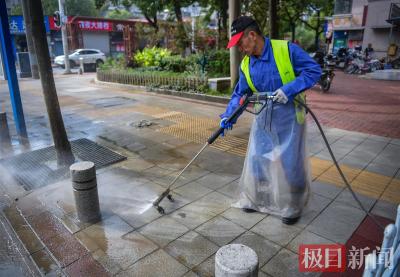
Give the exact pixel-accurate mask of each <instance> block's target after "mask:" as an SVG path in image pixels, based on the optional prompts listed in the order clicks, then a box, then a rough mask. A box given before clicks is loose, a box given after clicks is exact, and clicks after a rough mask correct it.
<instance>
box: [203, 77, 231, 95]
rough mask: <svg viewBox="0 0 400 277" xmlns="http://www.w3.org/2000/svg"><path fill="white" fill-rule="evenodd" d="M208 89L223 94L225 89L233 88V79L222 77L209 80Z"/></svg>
mask: <svg viewBox="0 0 400 277" xmlns="http://www.w3.org/2000/svg"><path fill="white" fill-rule="evenodd" d="M208 87H209V88H210V89H213V90H216V91H220V92H222V91H224V90H225V89H227V88H230V87H231V78H230V77H222V78H211V79H208Z"/></svg>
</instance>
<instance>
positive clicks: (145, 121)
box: [130, 119, 154, 128]
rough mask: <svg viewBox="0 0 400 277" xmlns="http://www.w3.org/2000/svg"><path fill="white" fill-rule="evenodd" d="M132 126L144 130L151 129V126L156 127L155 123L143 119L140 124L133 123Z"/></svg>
mask: <svg viewBox="0 0 400 277" xmlns="http://www.w3.org/2000/svg"><path fill="white" fill-rule="evenodd" d="M130 125H131V126H133V127H136V128H144V127H150V126H151V125H154V122H152V121H150V120H145V119H143V120H140V121H139V122H132V123H131V124H130Z"/></svg>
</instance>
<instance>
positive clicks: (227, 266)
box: [215, 244, 258, 277]
mask: <svg viewBox="0 0 400 277" xmlns="http://www.w3.org/2000/svg"><path fill="white" fill-rule="evenodd" d="M257 276H258V257H257V254H256V252H254V250H253V249H251V248H250V247H248V246H246V245H243V244H228V245H225V246H222V247H221V248H220V249H219V250H218V251H217V254H215V277H257Z"/></svg>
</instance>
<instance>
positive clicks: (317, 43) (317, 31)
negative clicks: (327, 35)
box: [315, 9, 320, 50]
mask: <svg viewBox="0 0 400 277" xmlns="http://www.w3.org/2000/svg"><path fill="white" fill-rule="evenodd" d="M319 16H320V10H319V9H318V10H317V28H316V29H315V50H318V49H319V34H320V33H319V24H320V20H319Z"/></svg>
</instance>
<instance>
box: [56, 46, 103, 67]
mask: <svg viewBox="0 0 400 277" xmlns="http://www.w3.org/2000/svg"><path fill="white" fill-rule="evenodd" d="M68 57H69V65H70V67H71V68H73V67H75V66H79V64H80V58H82V59H83V63H95V64H96V65H97V66H99V65H100V64H102V63H104V61H105V60H106V55H105V54H104V53H103V52H101V51H100V50H97V49H77V50H75V51H74V52H73V53H72V54H70V55H69V56H68ZM54 63H55V64H56V65H58V66H61V67H62V68H65V64H64V55H62V56H57V57H55V59H54Z"/></svg>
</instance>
